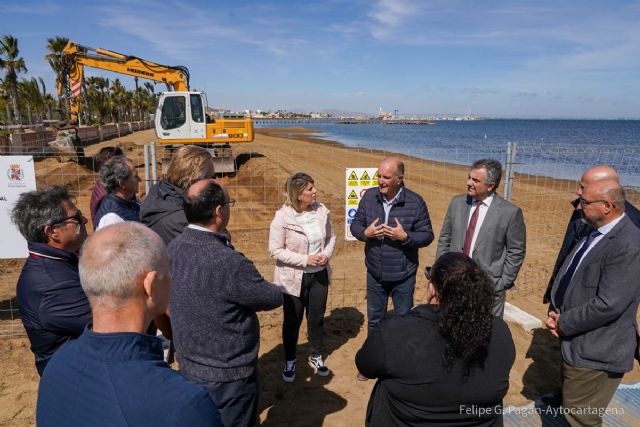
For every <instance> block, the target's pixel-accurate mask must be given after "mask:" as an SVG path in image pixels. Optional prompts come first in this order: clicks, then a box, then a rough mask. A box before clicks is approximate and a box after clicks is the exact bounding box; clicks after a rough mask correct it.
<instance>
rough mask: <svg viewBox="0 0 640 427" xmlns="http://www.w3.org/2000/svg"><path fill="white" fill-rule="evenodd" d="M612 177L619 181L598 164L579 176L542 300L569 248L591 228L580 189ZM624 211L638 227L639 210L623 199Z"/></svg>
mask: <svg viewBox="0 0 640 427" xmlns="http://www.w3.org/2000/svg"><path fill="white" fill-rule="evenodd" d="M609 179H612V180H614V181H616V182H620V177H619V175H618V172H616V170H615V169H613V168H612V167H611V166H605V165H598V166H594V167H592V168H589V169H587V170H586V171H585V172H584V173H583V174H582V177H581V178H580V185H578V188H577V189H576V194H577V195H578V198H577V199H575V200H573V201H572V202H571V204H572V205H573V207H574V210H573V213H572V214H571V218H570V219H569V224H568V225H567V231H566V233H565V235H564V240H563V241H562V246H561V247H560V252H559V253H558V258H557V259H556V265H555V266H554V267H553V273H551V278H550V279H549V284H548V285H547V290H546V292H545V293H544V297H543V299H542V302H543V303H545V304H548V303H549V301H550V296H551V287H552V286H553V282H554V281H555V279H556V276H557V275H558V270H560V267H562V264H563V263H564V260H565V258H566V257H567V255H569V253H570V252H571V250H572V249H573V248H574V246H575V245H576V243H578V242H579V241H580V240H581V239H582V238H583V237H585V236H586V235H588V234H589V232H590V231H591V230H592V229H593V228H592V227H591V226H590V225H589V224H587V223H586V222H585V221H584V220H583V219H582V214H581V210H582V208H581V207H580V203H579V202H580V198H579V196H581V195H582V190H583V188H584V186H585V185H588V184H589V183H592V182H596V181H603V180H609ZM624 213H625V214H626V215H627V216H628V217H629V219H630V220H631V222H633V223H634V224H635V225H636V227H638V228H640V211H639V210H638V209H636V207H635V206H633V205H632V204H631V203H629V202H628V201H626V200H625V202H624Z"/></svg>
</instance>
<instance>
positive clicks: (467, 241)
mask: <svg viewBox="0 0 640 427" xmlns="http://www.w3.org/2000/svg"><path fill="white" fill-rule="evenodd" d="M481 204H482V202H476V210H475V211H473V214H472V215H471V219H470V220H469V226H468V227H467V234H466V236H465V237H464V248H463V249H462V252H463V253H464V254H465V255H466V256H471V255H469V252H470V251H471V242H472V241H473V233H475V232H476V224H477V223H478V216H480V205H481Z"/></svg>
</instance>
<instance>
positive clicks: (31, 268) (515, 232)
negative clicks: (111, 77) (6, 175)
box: [12, 146, 640, 426]
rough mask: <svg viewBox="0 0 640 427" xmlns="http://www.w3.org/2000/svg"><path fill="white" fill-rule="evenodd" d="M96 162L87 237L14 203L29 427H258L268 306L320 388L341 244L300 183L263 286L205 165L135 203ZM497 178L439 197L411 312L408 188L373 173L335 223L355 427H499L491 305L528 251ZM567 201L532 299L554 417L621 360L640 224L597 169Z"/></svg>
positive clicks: (632, 335) (199, 158)
mask: <svg viewBox="0 0 640 427" xmlns="http://www.w3.org/2000/svg"><path fill="white" fill-rule="evenodd" d="M109 156H110V158H108V159H107V158H105V159H103V164H102V167H101V168H100V180H99V184H100V186H101V187H103V188H102V189H100V188H98V190H97V191H98V194H96V193H95V191H94V196H95V197H92V205H91V206H92V207H91V211H92V217H93V222H94V225H95V229H96V230H97V231H95V233H94V234H93V235H92V236H91V237H89V238H87V230H86V223H87V219H86V218H85V217H84V216H83V214H82V213H81V212H80V211H79V210H78V208H77V207H76V206H75V202H74V199H73V197H72V196H71V195H70V194H69V193H68V191H67V190H65V189H64V188H63V187H51V188H48V189H44V190H40V191H33V192H29V193H24V194H23V195H22V196H21V197H20V199H19V200H18V202H17V203H16V205H15V207H14V209H13V212H12V219H13V221H14V222H15V223H16V225H17V226H18V228H19V229H20V231H21V233H22V234H23V236H24V237H25V239H26V240H27V241H28V245H29V258H28V259H27V261H26V263H25V266H24V269H23V272H22V274H21V276H20V278H19V281H18V284H17V298H18V302H19V304H20V313H21V318H22V321H23V323H24V326H25V329H26V331H27V334H28V337H29V339H30V341H31V349H32V351H33V353H34V355H35V360H36V368H37V370H38V373H39V374H40V375H41V376H42V379H41V383H40V389H39V397H38V405H37V414H36V415H37V421H38V424H39V425H60V424H65V425H88V424H91V425H141V426H144V425H178V424H180V425H224V426H252V425H255V423H256V420H257V416H258V414H257V408H258V405H257V404H258V395H259V383H258V372H257V359H258V358H257V355H258V347H259V337H260V325H259V322H258V317H257V315H256V312H258V311H265V310H272V309H275V308H277V307H279V306H283V314H284V316H283V326H282V340H283V347H284V354H283V368H282V372H281V376H282V380H283V381H285V382H286V383H291V382H294V381H295V374H296V362H297V354H296V348H297V343H298V339H299V332H300V326H301V323H302V320H303V317H304V316H305V313H306V318H307V331H308V342H309V354H308V359H307V360H306V362H307V363H308V364H309V365H310V366H311V367H312V368H313V370H314V373H315V374H317V375H319V376H328V375H330V374H331V370H330V368H329V366H328V365H327V364H326V363H325V356H326V354H325V353H324V351H325V350H324V348H323V335H324V333H323V321H324V315H325V310H326V305H327V296H328V290H329V284H330V280H331V266H330V260H331V258H332V255H333V252H334V248H335V244H336V235H335V232H334V230H333V224H332V220H331V215H330V212H329V210H328V209H327V207H326V206H325V205H323V204H322V203H320V202H319V201H318V200H317V194H318V192H317V189H316V187H315V182H314V180H313V178H312V177H311V176H309V175H308V174H306V173H302V172H299V173H296V174H293V175H292V176H290V177H289V178H288V179H287V180H286V182H285V185H284V196H285V201H284V204H283V206H282V207H281V208H280V209H279V210H278V211H277V212H276V213H275V216H274V218H273V221H272V222H271V226H270V232H269V242H268V249H269V253H270V255H271V256H272V257H273V258H274V259H275V271H274V275H273V281H272V282H269V281H267V280H265V279H264V277H263V276H262V275H261V274H260V273H259V272H258V270H257V269H256V267H255V266H254V264H253V263H252V262H251V261H250V260H249V259H247V258H246V257H245V256H244V255H243V254H242V253H240V252H238V251H236V250H235V249H234V247H233V244H232V241H231V237H230V234H229V232H228V230H227V226H228V223H229V219H230V214H231V209H230V208H231V207H232V206H233V204H234V203H235V200H233V199H231V198H230V197H229V193H228V191H227V190H226V189H225V188H224V186H223V185H221V183H220V182H219V181H217V180H215V179H214V172H215V171H214V165H213V162H212V160H211V156H210V155H209V153H208V152H207V151H206V150H204V149H201V148H199V147H195V146H185V147H183V148H181V149H180V150H178V151H177V152H176V153H175V154H174V156H173V158H172V160H171V163H170V165H169V169H168V172H167V174H166V176H165V178H164V179H163V180H161V181H160V182H159V183H158V184H156V185H154V186H153V187H152V189H151V191H150V193H149V194H148V195H147V197H146V198H145V200H144V201H143V202H142V204H140V202H139V200H138V199H137V198H136V193H137V191H138V183H139V181H140V179H139V177H138V175H137V172H136V171H135V167H134V164H133V163H132V161H131V160H130V159H127V158H126V157H124V156H122V153H118V152H116V151H113V152H110V153H105V157H109ZM501 176H502V167H501V164H500V162H498V161H496V160H493V159H482V160H478V161H476V162H474V163H473V164H472V165H471V167H470V169H469V173H468V177H467V183H466V193H465V194H462V195H459V196H455V197H453V199H452V200H451V203H450V205H449V208H448V210H447V213H446V216H445V219H444V223H443V226H442V229H441V231H440V235H439V238H438V243H437V244H438V248H437V255H436V260H435V262H434V264H433V266H429V267H426V269H425V270H424V273H425V276H426V277H427V281H428V289H427V297H428V298H427V303H426V304H422V305H418V306H414V303H413V295H414V289H415V284H416V274H417V272H418V267H419V262H418V253H419V249H420V248H422V247H426V246H428V245H429V244H431V243H432V242H433V240H434V237H435V236H434V232H433V227H432V225H431V220H430V217H429V212H428V209H427V205H426V203H425V201H424V199H423V198H422V197H421V196H420V195H419V194H417V193H416V192H413V191H411V190H410V189H409V188H407V187H406V186H405V185H404V164H403V162H402V161H401V160H400V159H398V158H395V157H389V158H385V159H383V160H382V162H381V163H380V165H379V167H378V186H377V187H373V188H371V189H369V190H368V191H367V192H366V193H365V194H364V196H363V198H362V200H361V201H360V204H359V206H358V209H357V211H356V214H355V216H354V218H353V221H352V223H351V226H350V228H351V232H352V234H353V236H355V237H356V238H357V239H358V240H361V241H363V242H365V247H364V251H365V265H366V270H367V274H366V290H367V319H368V328H367V338H366V340H365V342H364V344H363V346H362V348H361V349H360V350H359V351H358V353H357V355H356V360H355V363H356V366H357V369H358V374H357V379H358V380H360V381H367V380H368V379H377V382H376V384H375V386H374V388H373V391H372V394H371V397H370V400H369V405H368V408H367V414H366V423H367V425H371V426H388V425H422V424H447V423H452V422H453V423H458V424H459V425H495V424H498V423H500V421H501V417H502V415H501V409H502V399H503V397H504V396H505V394H506V392H507V390H508V386H509V372H510V369H511V367H512V365H513V363H514V359H515V347H514V344H513V340H512V338H511V334H510V332H509V329H508V327H507V325H506V323H505V322H504V321H503V320H502V315H503V313H504V306H505V291H506V290H507V289H510V288H511V287H513V286H514V283H515V280H516V277H517V275H518V271H519V269H520V267H521V266H522V263H523V261H524V258H525V248H526V232H525V224H524V218H523V214H522V210H521V209H520V208H519V207H517V206H516V205H514V204H512V203H511V202H509V201H507V200H504V199H502V198H501V197H500V196H499V195H498V194H497V191H496V190H497V189H498V186H499V184H500V180H501ZM97 184H98V183H97ZM96 187H98V185H96ZM577 193H578V196H579V198H578V200H577V203H575V204H574V206H575V209H576V211H575V212H576V213H574V217H572V220H571V222H570V225H569V228H568V230H567V236H566V238H565V242H564V244H563V247H562V249H561V252H560V255H559V258H558V262H557V263H556V264H557V265H556V268H555V269H554V273H553V276H554V277H553V278H552V280H551V282H550V284H549V292H548V295H547V296H546V297H545V298H549V301H550V302H551V304H550V308H549V319H548V320H547V326H548V327H549V329H550V330H551V332H552V333H553V334H554V335H555V336H557V337H559V338H560V339H561V341H562V356H563V360H564V363H563V388H562V392H563V394H562V397H561V398H562V401H563V404H564V406H565V407H568V408H571V407H574V408H581V407H586V406H590V407H596V406H602V405H604V407H606V405H607V404H608V402H609V401H610V400H611V397H612V395H613V392H614V391H615V388H616V387H617V385H618V384H619V382H620V379H621V377H622V375H623V373H624V372H626V371H628V370H630V369H631V366H632V361H633V354H634V352H635V351H636V345H637V339H636V335H637V332H636V331H637V328H636V322H635V315H636V312H637V307H638V303H639V302H640V292H639V291H638V288H639V287H640V284H638V281H637V277H640V262H638V261H640V260H639V259H638V258H640V239H639V238H638V237H640V230H638V229H637V226H640V221H637V222H636V224H637V225H634V224H633V223H632V222H631V221H630V220H629V218H631V219H632V220H634V221H636V220H637V219H639V218H640V215H637V213H638V211H637V210H635V208H633V207H632V206H631V205H630V204H628V203H626V202H625V198H624V191H623V189H622V187H621V186H620V183H619V178H618V175H617V173H616V172H615V170H613V169H612V168H610V167H605V166H597V167H594V168H592V169H589V170H588V171H587V172H585V174H584V175H583V177H582V179H581V182H580V187H579V188H578V191H577ZM94 199H95V203H94ZM625 204H626V206H625ZM94 209H95V210H94ZM625 210H626V212H628V213H625ZM576 215H577V217H576ZM634 280H635V281H634ZM389 298H391V299H392V302H393V308H394V312H393V313H392V314H387V305H388V299H389ZM152 324H156V325H157V326H158V327H159V328H160V329H161V330H162V332H163V334H164V335H165V336H166V337H168V338H170V339H171V340H172V343H173V345H174V346H175V351H176V356H177V360H178V363H179V368H180V372H179V373H177V372H176V371H173V370H172V369H171V368H170V367H169V365H167V364H166V363H165V362H164V360H163V351H162V350H163V346H162V344H163V343H162V341H161V340H160V339H159V338H157V337H155V336H153V335H150V334H148V332H149V331H150V325H152ZM587 390H594V391H593V392H586V391H587ZM463 407H464V408H482V410H472V411H469V410H463V409H461V408H463ZM574 412H575V411H574ZM572 413H573V412H572ZM575 413H577V412H575ZM596 413H597V414H599V415H600V422H601V415H602V414H601V413H598V412H597V411H596ZM567 420H568V421H569V423H570V424H571V425H597V423H598V419H597V416H596V418H595V419H594V418H593V417H592V418H584V417H582V416H581V415H576V416H575V417H574V416H573V415H572V416H571V417H567ZM590 423H591V424H590ZM594 423H595V424H594Z"/></svg>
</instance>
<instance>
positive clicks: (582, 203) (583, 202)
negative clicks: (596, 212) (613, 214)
mask: <svg viewBox="0 0 640 427" xmlns="http://www.w3.org/2000/svg"><path fill="white" fill-rule="evenodd" d="M607 202H608V200H587V199H583V198H582V197H580V202H579V203H580V206H582V207H585V206H589V205H592V204H594V203H607Z"/></svg>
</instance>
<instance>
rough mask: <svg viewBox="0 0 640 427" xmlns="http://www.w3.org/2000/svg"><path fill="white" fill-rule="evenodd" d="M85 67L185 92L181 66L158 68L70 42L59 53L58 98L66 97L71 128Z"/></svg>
mask: <svg viewBox="0 0 640 427" xmlns="http://www.w3.org/2000/svg"><path fill="white" fill-rule="evenodd" d="M85 66H86V67H92V68H97V69H101V70H107V71H112V72H115V73H119V74H125V75H129V76H134V77H140V78H144V79H148V80H153V81H156V82H163V83H165V84H166V85H167V88H168V89H172V90H173V91H188V90H189V70H188V69H187V68H186V67H184V66H181V65H178V66H169V65H160V64H156V63H155V62H151V61H147V60H144V59H141V58H138V57H135V56H128V55H123V54H121V53H117V52H112V51H109V50H106V49H99V48H98V49H93V48H90V47H87V46H82V45H78V44H76V43H74V42H72V41H70V42H69V43H67V46H66V47H65V48H64V50H63V51H62V70H61V74H62V75H61V78H60V79H58V96H63V95H66V96H69V98H70V107H71V111H70V113H71V123H72V124H77V123H78V111H79V109H80V87H81V84H82V77H83V74H84V67H85Z"/></svg>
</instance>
